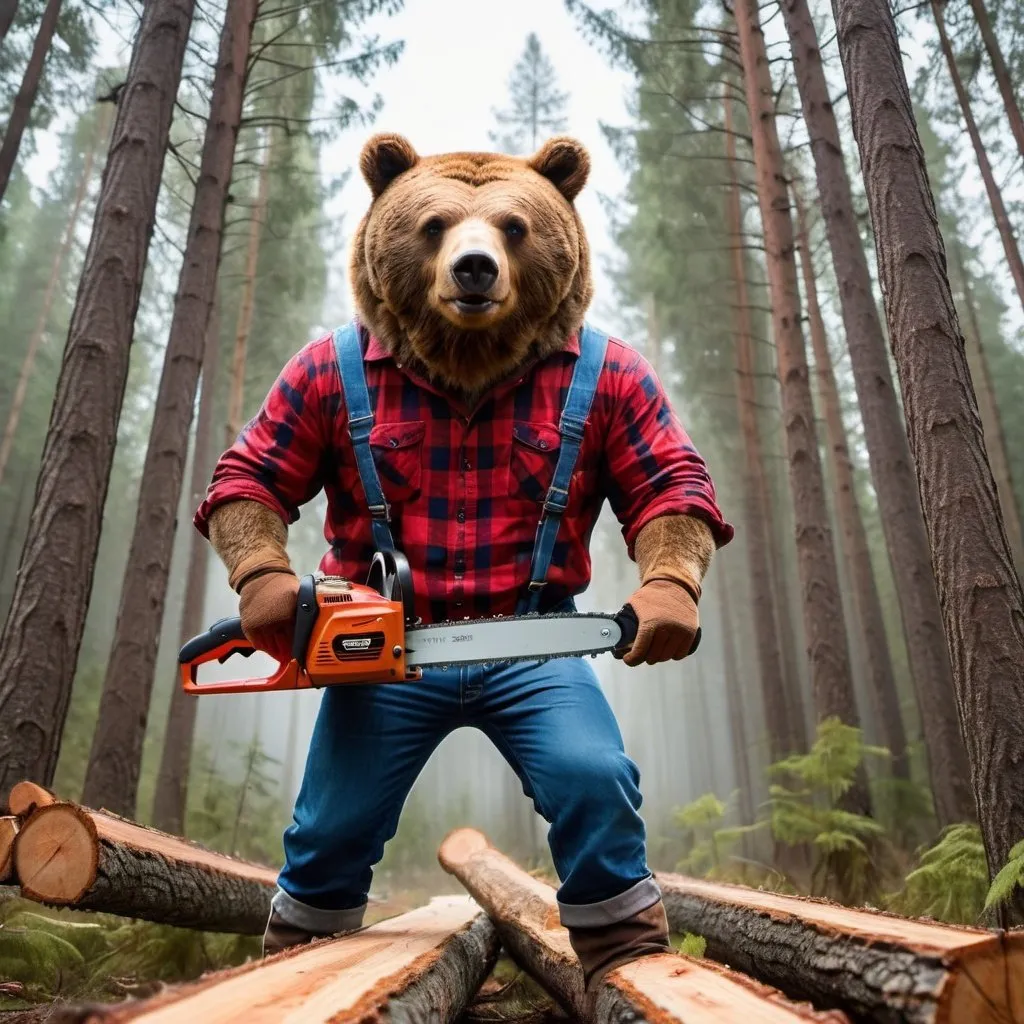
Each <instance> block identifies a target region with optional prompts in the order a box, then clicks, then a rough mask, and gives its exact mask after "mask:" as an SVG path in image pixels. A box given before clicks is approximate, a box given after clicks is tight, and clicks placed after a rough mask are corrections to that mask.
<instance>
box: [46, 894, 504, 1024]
mask: <svg viewBox="0 0 1024 1024" xmlns="http://www.w3.org/2000/svg"><path fill="white" fill-rule="evenodd" d="M497 957H498V936H497V934H496V932H495V930H494V926H493V925H492V924H491V923H490V921H488V920H487V917H486V916H485V915H484V914H481V913H480V908H479V907H478V906H477V905H476V904H475V903H473V901H472V900H470V899H469V898H468V897H466V896H443V897H438V898H436V899H434V900H431V902H430V903H429V904H428V905H427V906H425V907H420V908H419V909H418V910H413V911H410V912H409V913H408V914H402V915H401V916H400V917H393V918H391V919H390V920H388V921H382V922H381V923H380V924H375V925H373V926H372V927H370V928H365V929H363V930H362V931H359V932H354V933H353V934H351V935H345V936H342V937H341V938H338V939H329V940H326V941H320V942H316V943H314V944H313V945H311V946H302V947H299V948H297V949H291V950H288V951H286V952H284V953H281V954H279V955H278V956H275V957H271V958H270V959H267V960H261V961H255V962H252V963H249V964H246V965H245V966H243V967H238V968H235V969H233V970H228V971H222V972H220V973H217V974H211V975H208V976H207V977H205V978H203V979H202V980H200V981H198V982H195V983H194V984H190V985H181V986H178V987H176V988H172V989H169V990H167V991H166V992H164V993H162V994H160V995H159V996H156V997H154V998H153V999H148V1000H145V1001H142V1002H135V1003H127V1004H121V1005H118V1006H113V1007H100V1008H91V1007H86V1008H80V1009H76V1010H65V1011H64V1012H63V1013H62V1014H58V1016H56V1017H54V1018H52V1019H53V1020H54V1021H59V1022H61V1024H72V1022H74V1024H122V1022H128V1021H132V1022H135V1021H138V1022H141V1024H200V1022H201V1024H327V1022H328V1021H330V1022H331V1024H369V1022H371V1021H373V1022H385V1021H391V1022H393V1024H398V1022H404V1024H415V1022H422V1024H427V1022H430V1024H443V1022H448V1021H452V1020H454V1019H455V1018H456V1017H457V1016H458V1015H459V1014H460V1013H462V1011H463V1010H464V1009H465V1008H466V1006H467V1004H468V1003H469V1002H470V1000H471V999H472V998H473V996H474V995H475V993H476V991H477V989H478V988H479V987H480V985H481V984H482V983H483V981H484V979H485V978H486V977H487V975H488V974H490V972H491V970H492V968H493V967H494V963H495V961H496V960H497Z"/></svg>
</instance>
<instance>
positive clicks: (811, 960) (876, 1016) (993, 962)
mask: <svg viewBox="0 0 1024 1024" xmlns="http://www.w3.org/2000/svg"><path fill="white" fill-rule="evenodd" d="M658 882H659V883H660V885H661V889H662V894H663V896H664V900H665V909H666V911H667V913H668V918H669V923H670V924H671V926H672V928H673V929H675V930H677V931H690V932H694V933H696V934H699V935H702V936H703V937H704V938H705V939H706V940H707V952H708V955H709V956H711V957H713V958H714V959H716V960H718V961H721V962H722V963H725V964H728V965H729V966H730V967H733V968H736V969H737V970H740V971H745V972H746V973H748V974H750V975H751V976H753V977H755V978H757V979H758V980H760V981H762V982H764V983H766V984H769V985H774V986H775V987H776V988H778V989H781V990H782V991H783V992H785V993H786V994H787V995H789V996H792V997H793V998H795V999H808V1000H811V1001H812V1002H813V1003H815V1004H816V1005H818V1006H831V1007H836V1008H839V1009H842V1010H844V1011H845V1012H847V1013H848V1014H850V1016H851V1017H854V1018H857V1019H861V1020H871V1021H881V1022H883V1024H888V1022H906V1024H960V1022H964V1024H966V1022H968V1021H969V1022H970V1024H989V1022H991V1024H1021V1022H1024V932H1020V933H1012V932H1011V933H1004V932H995V931H987V930H984V929H980V928H962V927H954V926H951V925H942V924H937V923H934V922H929V921H918V920H911V919H908V918H902V917H897V916H896V915H894V914H886V913H882V912H881V911H874V910H854V909H851V908H849V907H842V906H839V905H837V904H834V903H828V902H826V901H823V900H814V899H808V898H806V897H800V896H783V895H780V894H778V893H771V892H762V891H760V890H756V889H749V888H746V887H744V886H739V885H722V884H717V883H714V882H704V881H700V880H697V879H693V878H685V877H683V876H681V875H671V874H663V875H659V876H658Z"/></svg>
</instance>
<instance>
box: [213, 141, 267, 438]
mask: <svg viewBox="0 0 1024 1024" xmlns="http://www.w3.org/2000/svg"><path fill="white" fill-rule="evenodd" d="M273 151H274V129H273V127H270V128H268V129H267V150H266V152H265V153H264V154H263V163H262V164H261V165H260V177H259V185H258V186H257V192H256V205H255V206H254V207H253V210H252V217H251V218H250V220H249V245H248V248H247V249H246V254H245V277H244V279H243V281H242V302H241V305H240V306H239V309H238V323H237V325H236V327H235V347H234V352H233V354H232V357H231V390H230V391H229V393H228V420H227V428H226V431H225V439H224V443H225V447H227V448H230V447H231V446H232V445H233V444H234V443H235V439H236V438H237V437H238V435H239V433H240V432H241V430H242V407H243V405H244V399H245V357H246V353H247V351H248V348H249V333H250V331H251V330H252V314H253V307H254V306H255V302H256V271H257V269H258V267H259V258H260V235H261V231H262V227H263V220H264V218H265V217H266V215H267V199H268V197H269V194H270V161H271V159H272V157H273Z"/></svg>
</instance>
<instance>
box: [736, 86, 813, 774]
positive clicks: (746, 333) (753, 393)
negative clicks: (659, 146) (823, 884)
mask: <svg viewBox="0 0 1024 1024" xmlns="http://www.w3.org/2000/svg"><path fill="white" fill-rule="evenodd" d="M724 104H725V131H726V135H725V148H726V159H727V161H728V165H729V187H728V188H727V189H726V194H725V195H726V200H725V203H726V215H727V218H728V222H729V246H730V249H731V252H732V274H733V285H734V288H735V295H736V302H735V305H734V311H733V320H734V331H735V338H736V406H737V415H738V417H739V421H740V430H741V433H742V437H743V453H744V456H745V464H746V474H745V477H744V489H743V498H744V520H745V522H746V530H745V534H746V538H747V560H748V561H749V563H750V593H751V597H752V598H753V604H754V607H753V617H754V635H755V637H756V639H757V653H758V667H759V669H760V673H759V674H760V679H761V691H762V693H763V695H764V710H765V718H766V724H767V726H768V746H769V750H770V753H771V759H772V760H773V761H777V760H780V759H781V758H784V757H786V756H787V755H789V754H792V753H794V752H795V751H798V750H799V749H800V747H799V745H798V742H797V735H796V734H795V732H794V727H793V723H794V715H795V714H796V713H798V712H795V711H794V709H793V708H792V707H791V706H790V703H791V702H790V700H789V699H788V698H789V695H788V694H787V692H786V685H785V677H784V674H783V666H782V651H781V648H780V644H779V633H778V631H777V628H776V623H775V614H774V612H775V610H776V609H777V606H778V604H779V601H778V595H777V594H776V593H775V592H774V590H773V587H772V574H771V570H770V568H769V564H768V558H769V552H770V551H771V548H772V541H771V534H770V531H769V523H770V519H769V517H768V514H767V512H766V509H765V501H764V496H765V495H766V493H767V490H768V484H767V481H766V480H765V465H764V452H763V450H762V447H761V436H760V432H759V430H758V423H757V390H756V388H755V386H754V354H753V345H754V343H753V330H752V328H751V325H750V294H749V291H748V289H747V268H746V256H745V253H746V247H745V245H744V241H743V215H742V210H741V207H740V191H739V180H738V176H737V173H736V136H735V133H734V130H733V117H732V102H731V100H730V99H729V97H728V95H727V96H726V97H725V99H724Z"/></svg>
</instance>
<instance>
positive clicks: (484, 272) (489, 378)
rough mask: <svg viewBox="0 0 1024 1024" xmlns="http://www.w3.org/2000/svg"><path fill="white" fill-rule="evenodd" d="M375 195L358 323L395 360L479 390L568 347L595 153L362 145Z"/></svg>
mask: <svg viewBox="0 0 1024 1024" xmlns="http://www.w3.org/2000/svg"><path fill="white" fill-rule="evenodd" d="M360 169H361V170H362V173H363V177H364V178H365V179H366V182H367V184H368V185H369V186H370V191H371V193H372V195H373V200H372V203H371V205H370V209H369V211H368V212H367V214H366V216H365V217H364V218H363V220H362V222H361V223H360V225H359V230H358V232H357V234H356V238H355V243H354V246H353V255H352V285H353V293H354V295H355V300H356V305H357V308H358V310H359V315H360V317H361V319H362V320H363V322H364V323H365V324H366V325H367V327H369V329H370V330H371V331H372V332H373V334H374V335H375V336H376V337H377V338H378V339H379V340H380V341H381V342H382V343H383V344H384V346H385V347H386V348H387V349H388V351H389V352H391V353H392V354H393V355H394V356H395V358H396V359H397V360H398V361H399V362H400V363H402V362H404V363H408V364H411V365H413V366H414V367H415V368H417V369H419V370H421V371H422V372H423V373H425V374H426V375H427V376H428V377H429V378H430V379H432V380H433V381H434V382H436V383H437V384H438V385H439V386H441V387H443V388H444V389H446V390H447V391H449V392H455V393H458V394H461V395H463V396H470V397H474V396H479V395H480V394H482V393H483V392H484V391H485V390H486V389H487V388H488V387H489V386H491V385H492V384H494V383H496V382H498V381H500V380H501V379H503V378H505V377H507V376H508V375H509V374H511V373H513V372H514V371H515V370H517V369H518V368H519V367H521V366H522V365H524V364H525V363H526V362H527V361H529V360H532V359H535V358H543V357H544V356H546V355H550V354H551V353H552V352H554V351H557V350H558V349H560V348H562V347H563V346H564V345H565V343H566V340H567V339H568V338H569V336H570V335H571V334H573V333H574V332H575V331H577V330H578V329H579V327H580V325H581V324H582V323H583V316H584V313H585V312H586V309H587V306H588V305H589V303H590V298H591V295H592V292H593V287H592V284H591V280H590V252H589V249H588V246H587V239H586V235H585V234H584V231H583V225H582V223H581V221H580V218H579V215H578V214H577V212H576V208H575V206H574V205H573V200H574V199H575V198H576V196H577V195H578V194H579V192H580V189H582V188H583V186H584V184H585V183H586V180H587V174H588V172H589V170H590V158H589V156H588V155H587V151H586V150H585V149H584V148H583V146H581V145H580V143H578V142H576V141H575V140H573V139H568V138H561V137H559V138H554V139H551V140H550V141H549V142H547V143H546V144H545V145H544V146H542V147H541V149H540V150H539V151H538V152H537V153H536V154H534V155H533V156H532V157H530V158H528V159H519V158H516V157H510V156H502V155H499V154H494V153H446V154H444V155H441V156H430V157H421V156H419V155H417V153H416V151H415V150H414V149H413V148H412V146H411V145H410V144H409V143H408V141H406V140H405V139H404V138H402V137H401V136H399V135H376V136H374V137H373V138H372V139H370V140H369V142H367V144H366V145H365V147H364V148H363V152H362V155H361V157H360Z"/></svg>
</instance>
